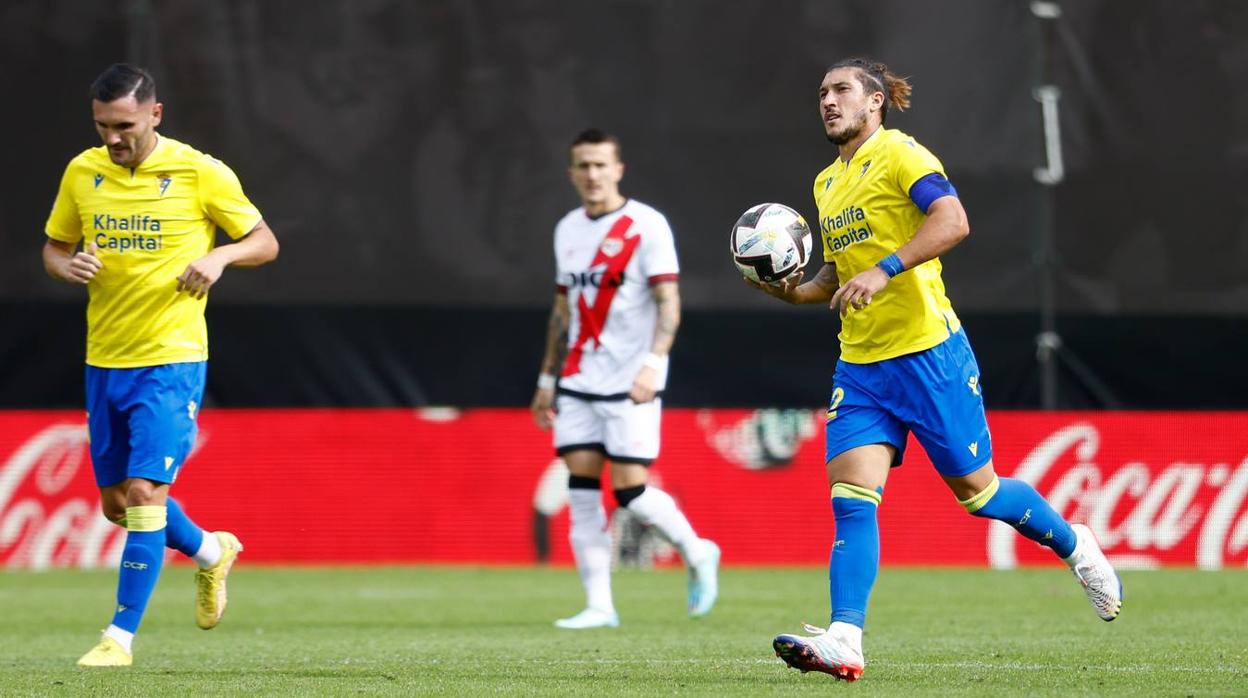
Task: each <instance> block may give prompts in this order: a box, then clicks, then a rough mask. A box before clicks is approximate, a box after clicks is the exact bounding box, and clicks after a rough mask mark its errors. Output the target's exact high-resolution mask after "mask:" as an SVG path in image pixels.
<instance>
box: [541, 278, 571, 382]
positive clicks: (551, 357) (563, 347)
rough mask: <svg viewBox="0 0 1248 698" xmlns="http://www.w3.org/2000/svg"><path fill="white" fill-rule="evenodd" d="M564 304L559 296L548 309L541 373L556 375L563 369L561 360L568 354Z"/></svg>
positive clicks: (565, 307) (566, 320)
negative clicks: (548, 317) (544, 351)
mask: <svg viewBox="0 0 1248 698" xmlns="http://www.w3.org/2000/svg"><path fill="white" fill-rule="evenodd" d="M566 304H567V301H566V300H564V299H563V297H562V296H561V297H560V298H559V299H556V300H555V305H554V307H552V308H551V309H550V319H549V320H548V321H547V322H546V355H545V357H544V358H543V359H542V373H550V374H554V375H558V374H559V373H560V372H561V371H562V369H563V360H564V358H565V357H566V356H567V353H568V311H567V305H566Z"/></svg>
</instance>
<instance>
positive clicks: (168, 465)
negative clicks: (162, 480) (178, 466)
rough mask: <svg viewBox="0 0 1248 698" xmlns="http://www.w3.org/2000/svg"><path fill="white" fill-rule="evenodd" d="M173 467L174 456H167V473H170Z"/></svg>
mask: <svg viewBox="0 0 1248 698" xmlns="http://www.w3.org/2000/svg"><path fill="white" fill-rule="evenodd" d="M172 467H173V456H165V471H166V472H168V471H169V469H170V468H172Z"/></svg>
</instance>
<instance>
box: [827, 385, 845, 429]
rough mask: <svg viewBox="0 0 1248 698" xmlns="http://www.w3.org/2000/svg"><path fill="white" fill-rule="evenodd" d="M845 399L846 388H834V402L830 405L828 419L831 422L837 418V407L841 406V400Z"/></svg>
mask: <svg viewBox="0 0 1248 698" xmlns="http://www.w3.org/2000/svg"><path fill="white" fill-rule="evenodd" d="M844 399H845V389H844V388H834V389H833V390H832V404H830V405H828V415H827V417H828V420H827V421H829V422H830V421H832V420H834V419H836V408H837V407H839V406H840V404H841V400H844Z"/></svg>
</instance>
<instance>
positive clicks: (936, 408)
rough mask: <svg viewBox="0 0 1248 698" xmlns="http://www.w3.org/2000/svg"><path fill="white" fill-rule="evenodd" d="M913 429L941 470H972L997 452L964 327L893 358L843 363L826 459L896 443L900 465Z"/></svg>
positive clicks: (834, 388)
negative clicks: (942, 339) (868, 447)
mask: <svg viewBox="0 0 1248 698" xmlns="http://www.w3.org/2000/svg"><path fill="white" fill-rule="evenodd" d="M910 432H914V436H915V438H916V439H917V440H918V442H919V443H920V444H921V445H922V446H923V450H924V451H926V452H927V455H928V457H929V458H931V460H932V464H933V465H935V466H936V470H937V471H938V472H939V473H940V474H941V475H945V476H949V477H959V476H962V475H968V474H970V473H972V472H974V471H976V470H978V469H979V468H980V467H982V466H983V465H984V464H985V463H987V462H988V461H989V460H991V459H992V441H991V438H990V436H989V433H988V420H987V418H986V417H985V415H984V398H983V391H982V388H981V385H980V382H979V364H978V363H977V362H976V361H975V353H974V352H973V351H971V343H970V341H969V340H968V339H967V338H966V332H965V331H963V330H961V329H959V330H958V331H957V332H954V333H952V334H951V335H950V336H949V338H948V339H946V340H945V341H943V342H941V343H940V344H937V345H936V346H934V347H932V348H931V349H926V350H924V351H919V352H915V353H913V354H906V355H904V356H898V357H896V358H893V359H886V360H884V361H877V362H875V363H870V364H851V363H846V362H844V361H838V362H837V363H836V373H835V375H834V376H833V377H832V399H831V401H830V403H829V404H828V413H827V427H826V436H827V450H826V460H832V458H833V457H835V456H837V455H839V454H841V453H844V452H845V451H848V450H849V449H851V448H856V447H858V446H866V445H868V444H891V445H892V446H894V447H896V449H897V455H896V457H895V458H894V460H893V465H894V466H898V465H901V461H902V457H903V456H904V455H905V451H906V435H907V434H909V433H910Z"/></svg>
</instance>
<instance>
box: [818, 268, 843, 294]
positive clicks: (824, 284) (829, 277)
mask: <svg viewBox="0 0 1248 698" xmlns="http://www.w3.org/2000/svg"><path fill="white" fill-rule="evenodd" d="M811 282H812V283H816V284H818V285H819V287H820V288H822V289H824V290H826V291H827V292H828V293H829V294H831V293H836V289H837V288H838V287H840V285H841V283H840V282H839V281H838V280H837V278H836V265H835V264H832V263H831V262H827V263H825V264H824V265H823V266H821V267H819V273H817V274H815V278H813V279H811Z"/></svg>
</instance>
